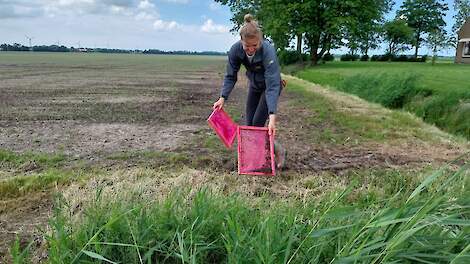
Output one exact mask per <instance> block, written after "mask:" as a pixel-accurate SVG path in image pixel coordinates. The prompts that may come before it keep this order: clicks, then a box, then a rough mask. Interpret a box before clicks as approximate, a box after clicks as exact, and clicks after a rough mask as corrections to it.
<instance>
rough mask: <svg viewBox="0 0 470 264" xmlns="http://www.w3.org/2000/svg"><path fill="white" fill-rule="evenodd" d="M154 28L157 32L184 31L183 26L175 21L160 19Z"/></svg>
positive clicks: (154, 24)
mask: <svg viewBox="0 0 470 264" xmlns="http://www.w3.org/2000/svg"><path fill="white" fill-rule="evenodd" d="M153 28H154V29H156V30H157V31H174V30H181V29H183V25H181V24H179V23H177V22H175V21H163V20H160V19H159V20H156V21H155V22H154V23H153Z"/></svg>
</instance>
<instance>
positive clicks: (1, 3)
mask: <svg viewBox="0 0 470 264" xmlns="http://www.w3.org/2000/svg"><path fill="white" fill-rule="evenodd" d="M89 14H91V15H118V16H129V17H135V18H136V19H137V20H142V19H151V20H154V19H157V18H158V11H157V8H156V7H155V4H153V3H152V2H151V0H29V1H28V0H0V19H6V18H23V17H40V16H47V17H57V16H65V17H71V16H72V15H81V16H84V15H89Z"/></svg>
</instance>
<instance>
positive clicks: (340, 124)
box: [288, 80, 433, 145]
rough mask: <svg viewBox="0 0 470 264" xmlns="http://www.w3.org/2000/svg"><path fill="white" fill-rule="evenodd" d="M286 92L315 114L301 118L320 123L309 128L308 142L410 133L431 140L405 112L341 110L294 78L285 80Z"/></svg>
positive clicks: (386, 138) (384, 138)
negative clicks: (371, 112) (355, 112)
mask: <svg viewBox="0 0 470 264" xmlns="http://www.w3.org/2000/svg"><path fill="white" fill-rule="evenodd" d="M288 92H289V93H292V95H293V97H294V99H293V100H292V102H291V103H292V104H293V106H295V107H306V108H307V109H309V110H310V111H311V112H312V113H315V114H314V115H311V116H309V117H307V118H306V119H304V120H303V122H305V123H307V124H311V125H312V126H314V127H315V126H318V125H320V126H321V127H319V128H315V130H314V131H310V132H311V133H310V134H311V138H310V140H311V141H312V142H329V143H336V144H346V143H347V144H356V145H358V144H362V143H364V142H366V141H376V142H388V141H393V140H396V139H400V138H409V137H410V136H412V137H415V138H419V139H421V140H424V141H432V138H433V137H432V135H431V133H428V131H426V130H425V129H423V128H422V123H421V122H419V120H417V119H416V118H413V117H412V116H411V115H409V114H407V113H405V112H400V111H392V112H386V111H382V110H377V109H374V111H379V112H380V113H374V114H368V113H367V112H365V113H361V114H351V113H350V112H343V111H340V110H339V109H338V105H337V103H335V102H334V101H332V100H331V99H329V98H326V97H324V96H322V95H321V94H318V93H316V92H315V91H313V92H312V90H310V89H308V88H307V87H306V86H305V85H304V84H302V83H300V82H298V81H296V80H290V81H289V86H288ZM364 107H365V106H364ZM371 110H372V108H371ZM398 127H400V129H399V130H398V129H397V128H398Z"/></svg>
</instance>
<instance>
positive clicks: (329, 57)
mask: <svg viewBox="0 0 470 264" xmlns="http://www.w3.org/2000/svg"><path fill="white" fill-rule="evenodd" d="M322 60H323V61H334V60H335V56H333V55H332V54H330V53H326V54H324V55H323V57H322Z"/></svg>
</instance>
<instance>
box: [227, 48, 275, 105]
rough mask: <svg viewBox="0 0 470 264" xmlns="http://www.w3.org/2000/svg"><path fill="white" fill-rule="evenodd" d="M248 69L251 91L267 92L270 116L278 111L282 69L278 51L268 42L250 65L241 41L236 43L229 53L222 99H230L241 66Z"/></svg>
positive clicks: (259, 50)
mask: <svg viewBox="0 0 470 264" xmlns="http://www.w3.org/2000/svg"><path fill="white" fill-rule="evenodd" d="M242 64H243V65H244V66H245V68H246V76H247V77H248V80H249V81H250V89H255V90H257V91H266V92H265V95H266V103H267V105H268V111H269V113H270V114H274V113H276V111H277V101H278V99H279V94H280V91H281V67H280V66H279V62H278V61H277V56H276V50H275V49H274V47H273V45H271V43H270V42H269V41H267V40H263V43H262V45H261V47H260V48H259V49H258V50H257V51H256V53H255V56H254V57H253V61H252V62H251V63H250V61H249V59H248V57H247V56H246V53H245V51H244V50H243V46H242V43H241V41H238V42H236V43H235V44H233V45H232V47H231V48H230V51H229V53H228V63H227V72H226V74H225V78H224V85H223V87H222V93H221V97H224V98H225V99H228V97H229V95H230V93H231V92H232V90H233V87H234V86H235V83H236V82H237V74H238V71H239V70H240V65H242Z"/></svg>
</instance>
